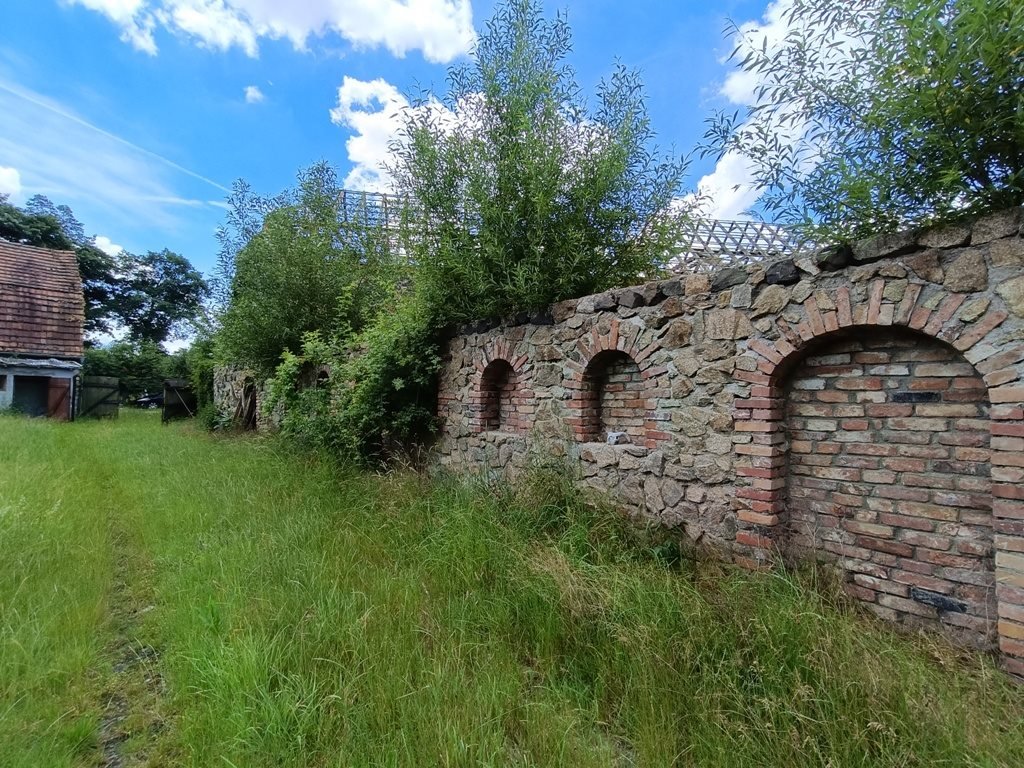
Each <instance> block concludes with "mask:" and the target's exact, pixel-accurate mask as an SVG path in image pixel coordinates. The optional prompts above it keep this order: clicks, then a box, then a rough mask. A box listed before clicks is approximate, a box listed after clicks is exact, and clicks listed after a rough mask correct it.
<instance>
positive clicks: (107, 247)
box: [95, 235, 124, 256]
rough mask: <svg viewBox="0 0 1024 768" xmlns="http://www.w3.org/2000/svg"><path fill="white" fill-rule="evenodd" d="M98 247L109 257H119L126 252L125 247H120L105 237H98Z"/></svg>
mask: <svg viewBox="0 0 1024 768" xmlns="http://www.w3.org/2000/svg"><path fill="white" fill-rule="evenodd" d="M95 242H96V247H97V248H99V249H100V250H101V251H103V252H104V253H105V254H107V255H108V256H117V255H118V254H119V253H121V251H123V250H124V246H121V245H118V244H117V243H115V242H113V241H112V240H111V239H110V238H109V237H107V236H105V235H96V240H95Z"/></svg>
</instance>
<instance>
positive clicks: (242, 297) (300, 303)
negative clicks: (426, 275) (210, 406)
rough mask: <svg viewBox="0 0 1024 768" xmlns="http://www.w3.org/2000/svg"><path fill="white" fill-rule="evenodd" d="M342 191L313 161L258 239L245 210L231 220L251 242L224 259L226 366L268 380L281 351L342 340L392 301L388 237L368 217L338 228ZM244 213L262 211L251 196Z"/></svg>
mask: <svg viewBox="0 0 1024 768" xmlns="http://www.w3.org/2000/svg"><path fill="white" fill-rule="evenodd" d="M340 193H341V188H340V187H339V186H338V181H337V175H336V173H335V171H334V170H333V169H332V168H331V167H330V166H329V165H327V164H326V163H319V164H316V165H314V166H312V167H311V168H309V169H307V170H305V171H303V172H302V173H301V174H300V176H299V184H298V188H297V189H295V190H293V191H289V192H288V193H286V194H285V195H282V196H279V197H278V198H275V199H276V200H277V201H278V202H279V203H281V202H282V201H283V204H281V205H280V207H278V208H276V209H274V210H272V211H271V212H269V213H267V214H266V215H265V216H263V217H262V219H261V227H260V229H259V231H258V232H257V231H255V227H254V226H253V223H254V218H255V217H254V216H253V215H252V211H249V212H247V211H245V210H240V211H236V212H235V213H234V214H233V215H234V219H235V220H236V221H240V222H247V223H245V224H244V225H243V227H241V228H239V229H236V230H235V231H236V233H238V235H241V236H243V237H244V236H245V234H246V233H247V232H248V233H249V235H250V237H249V239H248V241H247V242H246V244H245V245H244V246H243V247H241V249H240V250H239V251H238V252H237V254H236V255H234V256H233V258H232V259H231V262H232V263H231V265H230V267H229V268H230V269H231V270H232V273H231V274H230V276H229V277H230V292H229V294H228V304H227V306H226V307H225V308H224V310H223V312H222V314H221V316H220V321H221V328H220V331H219V333H218V339H219V341H220V344H221V346H222V347H223V350H224V354H225V356H226V357H227V358H228V359H230V360H232V361H234V362H238V363H243V364H245V365H249V366H252V367H254V368H257V369H260V370H263V371H265V372H268V373H269V372H270V371H272V370H273V369H274V368H275V367H276V366H277V364H278V363H279V362H280V360H281V355H282V353H283V352H284V351H286V350H290V351H292V352H293V353H298V352H299V350H300V349H301V346H302V339H303V336H304V335H305V334H307V333H312V332H321V333H322V334H323V335H324V336H325V337H332V338H334V339H336V340H337V341H339V342H340V341H343V340H344V339H345V338H347V337H348V335H349V334H350V333H352V332H353V331H358V330H360V329H361V328H362V327H363V326H364V325H365V324H366V322H367V320H368V319H369V318H372V317H373V316H374V315H375V314H376V313H377V312H378V311H380V309H381V308H382V306H383V304H384V303H385V302H386V300H387V299H388V298H389V297H390V296H391V295H392V292H393V286H394V284H395V282H396V281H397V280H398V279H399V278H400V277H401V275H402V271H401V269H400V268H399V265H398V263H397V261H396V260H395V259H394V258H393V256H392V249H391V238H390V236H389V233H388V232H386V231H385V230H383V229H382V228H381V227H379V226H378V225H377V224H376V223H375V222H374V221H372V220H371V219H370V218H368V217H366V216H359V215H357V216H356V218H355V219H349V220H348V221H347V222H343V221H342V220H341V218H340V217H339V211H338V205H339V202H338V201H339V195H340ZM241 205H243V206H244V205H250V206H253V208H254V210H255V212H256V214H257V215H258V214H259V213H260V212H261V211H262V208H263V205H262V203H260V202H259V201H257V200H255V199H254V198H252V197H246V198H244V201H243V202H241ZM228 251H230V248H228ZM221 270H222V275H223V271H226V269H225V260H224V259H223V254H222V264H221ZM224 277H228V276H227V275H224Z"/></svg>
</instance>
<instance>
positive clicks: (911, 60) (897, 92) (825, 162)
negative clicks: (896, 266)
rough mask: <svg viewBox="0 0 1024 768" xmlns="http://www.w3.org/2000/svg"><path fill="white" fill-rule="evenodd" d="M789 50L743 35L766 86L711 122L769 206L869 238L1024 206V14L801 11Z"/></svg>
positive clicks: (938, 5)
mask: <svg viewBox="0 0 1024 768" xmlns="http://www.w3.org/2000/svg"><path fill="white" fill-rule="evenodd" d="M782 25H783V26H784V27H785V28H786V29H787V30H788V31H787V33H786V34H785V35H784V37H783V38H782V39H781V40H779V41H778V42H775V43H772V42H768V41H766V40H764V39H763V38H760V37H759V36H758V35H756V34H754V33H752V32H751V31H750V30H744V29H741V28H736V29H734V32H735V33H736V35H737V38H736V39H737V41H738V45H737V48H736V50H735V51H734V54H733V55H734V56H735V57H736V58H738V59H740V65H741V68H742V69H743V70H745V71H746V72H747V73H748V74H749V75H751V76H752V77H753V79H754V80H756V82H757V83H758V87H757V88H756V90H755V93H754V101H753V104H752V105H751V106H750V107H749V108H748V109H746V110H745V111H741V112H737V113H733V114H719V115H717V116H715V118H713V119H712V120H711V122H710V126H709V130H708V134H707V138H708V139H709V141H708V144H707V147H706V149H709V150H710V151H713V152H715V153H717V154H719V155H722V154H725V153H736V154H739V155H741V156H743V157H744V158H745V159H746V160H747V162H748V163H749V164H750V167H751V168H752V170H753V174H754V178H755V183H756V185H757V186H758V188H759V189H760V190H761V191H762V193H763V195H762V197H761V200H760V203H759V204H760V206H761V207H762V208H763V209H764V210H765V211H767V212H769V213H770V214H773V215H774V216H776V217H778V218H779V219H781V220H783V221H786V222H789V223H794V224H798V225H803V226H804V227H806V228H808V229H809V230H811V231H812V232H813V233H815V234H817V235H818V236H820V237H827V238H831V239H842V238H856V237H861V236H865V235H869V234H872V233H875V232H878V231H882V230H891V229H895V228H899V227H904V226H908V225H914V224H923V223H928V222H932V221H936V220H950V219H955V218H957V217H960V216H970V215H975V214H977V213H980V212H982V211H988V210H995V209H999V208H1004V207H1007V206H1012V205H1019V204H1021V203H1024V3H1022V2H1020V0H946V1H945V2H934V0H846V2H842V3H836V2H832V1H831V0H792V2H791V3H789V4H788V6H787V8H786V10H785V12H784V14H783V17H782Z"/></svg>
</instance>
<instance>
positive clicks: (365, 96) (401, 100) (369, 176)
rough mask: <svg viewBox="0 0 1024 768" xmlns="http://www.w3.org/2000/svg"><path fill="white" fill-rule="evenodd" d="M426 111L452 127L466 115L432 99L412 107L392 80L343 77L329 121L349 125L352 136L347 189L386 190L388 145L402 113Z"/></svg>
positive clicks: (388, 182)
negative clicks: (410, 110) (350, 168)
mask: <svg viewBox="0 0 1024 768" xmlns="http://www.w3.org/2000/svg"><path fill="white" fill-rule="evenodd" d="M409 109H414V110H428V111H429V112H432V113H433V114H434V117H435V118H436V119H437V120H438V122H439V123H440V124H441V125H442V126H445V127H447V126H454V125H455V124H456V123H457V122H458V121H460V120H461V121H463V125H468V123H466V122H465V120H466V118H465V116H464V113H463V112H462V110H458V114H456V113H455V112H452V111H451V110H449V109H448V108H447V107H445V106H444V105H443V104H442V103H441V102H439V101H437V100H436V99H433V98H431V99H430V100H429V101H428V102H427V103H426V104H424V105H423V106H417V107H412V106H411V105H410V104H409V100H408V99H406V98H405V96H403V95H402V94H401V93H400V92H399V90H398V89H397V88H396V87H395V86H393V85H392V84H391V83H389V82H387V81H386V80H383V79H381V78H377V79H376V80H368V81H367V80H356V79H355V78H353V77H348V76H346V77H345V78H344V79H343V80H342V83H341V87H340V88H338V106H336V107H335V108H334V109H332V110H331V122H333V123H334V124H335V125H339V126H341V127H343V128H348V129H350V130H351V131H352V132H353V135H352V136H350V137H349V138H348V140H347V141H346V142H345V148H346V150H348V159H349V162H351V163H352V170H351V171H350V172H349V174H348V175H347V176H346V177H345V180H344V185H345V187H346V188H348V189H355V190H363V191H367V192H388V191H390V190H391V186H392V179H391V176H390V174H388V172H387V171H386V170H385V169H384V165H385V163H388V162H389V160H390V158H391V152H390V149H389V145H390V144H391V143H392V142H393V141H394V140H395V139H397V138H399V136H400V133H401V129H402V125H403V120H404V117H403V116H404V114H405V113H406V112H407V111H408V110H409Z"/></svg>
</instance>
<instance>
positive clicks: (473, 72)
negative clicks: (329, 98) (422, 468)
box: [218, 0, 685, 461]
mask: <svg viewBox="0 0 1024 768" xmlns="http://www.w3.org/2000/svg"><path fill="white" fill-rule="evenodd" d="M570 48H571V35H570V32H569V28H568V25H567V24H566V22H565V20H564V18H562V17H558V18H556V19H553V20H549V19H545V18H544V17H543V14H542V11H541V4H540V3H539V2H537V0H508V2H504V3H502V4H500V5H499V6H498V8H497V9H496V11H495V15H494V17H493V19H492V20H491V21H490V22H489V23H488V24H487V26H486V28H485V29H484V30H483V32H482V33H481V35H480V37H479V39H478V42H477V46H476V49H475V50H474V52H473V54H472V56H471V57H470V60H469V61H468V62H467V63H466V64H465V65H462V66H459V67H456V68H454V69H452V70H451V72H450V75H449V79H448V93H447V95H446V96H445V97H444V99H443V102H439V101H436V100H435V99H434V97H433V96H429V97H425V98H424V99H423V100H422V101H421V102H420V103H417V104H416V105H415V106H413V107H412V108H410V109H409V110H408V111H407V112H406V113H405V115H404V130H403V133H402V136H401V138H400V140H399V141H398V142H396V144H395V146H394V147H393V150H394V152H393V157H394V164H393V167H392V168H391V169H390V170H391V173H392V175H393V177H394V179H395V186H396V188H395V192H396V193H397V194H398V195H400V196H403V199H405V200H408V201H410V207H409V209H408V210H407V211H405V212H404V214H405V215H404V216H398V217H396V218H397V221H396V220H395V219H392V220H391V221H390V227H389V228H386V229H385V228H382V226H381V222H380V221H378V220H371V219H369V218H367V219H358V218H357V219H356V220H355V221H353V220H352V219H351V218H348V220H347V221H342V217H341V216H339V211H338V203H337V198H338V193H339V192H340V190H339V189H338V187H337V184H336V180H335V177H334V175H333V172H331V171H330V169H328V168H326V167H325V166H323V165H320V166H315V167H314V168H312V169H310V170H309V171H307V172H306V173H304V174H303V175H302V177H301V179H300V185H299V190H298V191H297V192H296V193H294V194H293V193H286V194H284V195H283V196H279V197H278V198H275V199H274V200H266V199H263V198H260V197H258V196H256V195H254V194H252V192H251V191H250V190H249V189H248V187H246V186H245V185H244V184H240V185H238V186H237V188H236V190H235V194H234V195H233V196H232V198H231V202H232V208H233V210H232V212H231V215H230V217H229V221H228V225H227V227H226V228H225V231H224V232H223V234H222V238H221V239H222V246H223V252H222V259H221V269H222V273H223V280H222V284H224V285H230V288H229V289H228V290H227V292H226V295H225V297H226V299H227V302H228V303H227V307H226V309H225V311H224V314H223V316H222V318H221V320H222V328H221V331H220V333H219V334H218V340H219V342H220V344H221V348H222V351H223V354H224V357H225V359H227V360H230V361H232V362H235V363H241V364H243V365H246V366H249V367H252V368H255V369H257V370H261V371H263V372H268V371H269V370H272V369H273V368H274V367H275V366H277V365H278V363H281V365H280V367H279V368H277V371H276V374H275V376H274V379H273V382H272V385H271V390H272V392H273V393H274V396H273V397H272V398H271V402H270V405H271V406H273V405H275V404H277V403H282V402H284V403H287V409H286V411H287V413H288V416H287V417H286V423H285V425H284V426H285V430H286V431H287V432H289V433H290V434H294V435H302V436H303V438H304V439H305V440H306V441H307V442H312V443H315V444H322V445H330V446H333V447H335V448H336V449H340V450H344V451H346V452H353V451H354V452H355V455H356V456H358V457H361V458H362V459H365V460H370V461H374V460H377V459H379V458H381V457H382V456H384V455H386V454H388V453H389V450H390V449H391V448H393V447H395V446H396V445H399V444H403V443H404V444H409V443H414V442H416V441H418V440H421V439H422V438H423V437H424V436H425V435H427V434H429V432H430V430H431V429H432V427H433V403H434V400H435V383H434V374H435V372H436V370H437V366H438V359H439V342H440V338H441V335H442V334H443V333H444V332H445V330H446V329H447V328H448V327H450V326H451V325H452V324H454V323H458V322H463V321H466V320H472V319H479V318H483V317H496V316H499V315H506V314H511V313H516V312H523V311H531V310H537V309H540V308H543V307H545V306H547V305H548V304H550V303H552V302H555V301H559V300H562V299H568V298H575V297H579V296H583V295H586V294H588V293H593V292H596V291H602V290H605V289H607V288H611V287H613V286H618V285H626V284H632V283H636V282H638V281H640V280H642V279H645V278H652V277H654V276H656V275H658V274H660V273H661V270H662V269H663V267H664V265H665V261H666V258H667V256H668V255H669V253H670V247H671V246H672V245H673V244H674V242H675V241H676V236H677V234H678V231H679V226H680V225H681V223H682V222H683V220H684V217H685V214H684V207H683V206H680V205H679V204H678V203H677V195H678V193H679V191H680V184H681V180H682V174H683V171H684V167H685V164H684V163H683V162H682V161H680V160H677V159H674V158H671V157H662V156H660V155H659V154H658V151H657V149H656V148H655V147H654V146H653V138H654V134H653V130H652V129H651V126H650V121H649V119H648V116H647V113H646V108H645V102H644V96H643V90H642V88H641V84H640V81H639V77H638V75H637V74H636V73H635V72H631V71H629V70H627V69H625V68H623V67H617V68H616V69H615V70H614V72H613V74H612V76H611V77H610V78H609V79H608V80H607V81H606V82H604V83H602V84H601V85H600V86H599V88H598V93H597V102H598V106H597V108H596V109H588V108H587V105H586V102H585V99H584V97H583V95H582V92H581V89H580V87H579V86H578V84H577V83H576V81H575V75H574V72H573V70H572V68H571V67H570V66H569V65H568V63H567V60H566V59H567V55H568V53H569V51H570ZM311 333H313V334H316V336H309V334H311ZM324 345H326V346H324ZM282 361H283V363H282ZM320 366H326V368H327V369H328V370H329V378H328V380H327V381H326V382H320V383H319V384H318V385H317V386H316V387H315V388H313V389H312V391H309V392H301V391H299V390H300V389H302V387H303V386H306V385H308V383H309V382H308V381H303V380H302V378H301V377H302V376H303V375H305V374H306V372H308V371H309V370H311V369H312V368H317V367H320Z"/></svg>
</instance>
